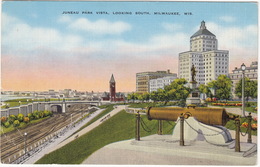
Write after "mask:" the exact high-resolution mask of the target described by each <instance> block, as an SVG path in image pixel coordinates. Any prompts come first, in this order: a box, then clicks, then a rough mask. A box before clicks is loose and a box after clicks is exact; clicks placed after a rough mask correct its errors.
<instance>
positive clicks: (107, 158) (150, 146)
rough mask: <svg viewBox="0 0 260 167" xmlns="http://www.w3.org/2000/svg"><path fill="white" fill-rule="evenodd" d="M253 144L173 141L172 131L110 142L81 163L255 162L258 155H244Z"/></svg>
mask: <svg viewBox="0 0 260 167" xmlns="http://www.w3.org/2000/svg"><path fill="white" fill-rule="evenodd" d="M254 146H255V144H249V143H242V144H241V152H235V151H234V149H229V148H228V147H223V146H215V145H211V144H209V143H207V142H205V141H194V142H185V146H180V145H179V141H173V139H172V136H171V135H151V136H146V137H142V138H141V140H140V141H136V140H134V139H131V140H126V141H120V142H116V143H112V144H109V145H107V146H105V147H103V148H102V149H100V150H98V151H96V152H95V153H93V154H92V155H91V156H90V157H88V158H87V159H86V160H85V161H83V164H95V165H96V164H100V165H104V164H106V165H111V164H113V165H256V161H257V155H256V154H252V155H251V156H248V157H243V154H244V151H246V150H250V149H251V148H252V147H254Z"/></svg>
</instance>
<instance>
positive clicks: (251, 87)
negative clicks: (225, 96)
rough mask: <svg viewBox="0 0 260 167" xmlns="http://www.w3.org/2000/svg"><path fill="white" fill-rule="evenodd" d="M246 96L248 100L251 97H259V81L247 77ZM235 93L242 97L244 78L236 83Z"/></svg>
mask: <svg viewBox="0 0 260 167" xmlns="http://www.w3.org/2000/svg"><path fill="white" fill-rule="evenodd" d="M244 91H245V94H244V95H245V98H246V100H247V101H248V100H249V98H250V97H251V98H257V81H254V80H250V79H249V78H245V90H244ZM235 94H236V95H237V96H238V97H239V98H241V97H242V79H240V81H239V82H238V83H237V84H236V87H235Z"/></svg>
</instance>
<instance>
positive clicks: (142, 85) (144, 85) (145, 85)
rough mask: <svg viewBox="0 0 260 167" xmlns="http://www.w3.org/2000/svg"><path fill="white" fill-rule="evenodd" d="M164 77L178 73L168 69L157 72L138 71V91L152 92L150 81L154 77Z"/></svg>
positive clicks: (141, 92)
mask: <svg viewBox="0 0 260 167" xmlns="http://www.w3.org/2000/svg"><path fill="white" fill-rule="evenodd" d="M163 77H175V78H177V74H176V73H171V72H170V70H167V71H156V72H140V73H136V93H140V94H143V93H150V81H151V80H152V79H157V78H163Z"/></svg>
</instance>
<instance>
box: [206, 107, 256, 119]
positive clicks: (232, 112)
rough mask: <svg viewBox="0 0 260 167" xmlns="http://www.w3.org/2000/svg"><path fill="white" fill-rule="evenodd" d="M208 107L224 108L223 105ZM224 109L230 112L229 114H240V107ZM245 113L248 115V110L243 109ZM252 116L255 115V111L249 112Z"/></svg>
mask: <svg viewBox="0 0 260 167" xmlns="http://www.w3.org/2000/svg"><path fill="white" fill-rule="evenodd" d="M209 107H212V108H225V107H218V106H209ZM225 110H226V111H227V112H228V113H231V114H237V115H242V114H243V113H242V109H241V108H237V107H234V108H229V107H227V108H225ZM245 115H246V116H248V115H249V112H248V111H245ZM251 115H252V117H253V118H254V117H257V113H253V112H252V113H251Z"/></svg>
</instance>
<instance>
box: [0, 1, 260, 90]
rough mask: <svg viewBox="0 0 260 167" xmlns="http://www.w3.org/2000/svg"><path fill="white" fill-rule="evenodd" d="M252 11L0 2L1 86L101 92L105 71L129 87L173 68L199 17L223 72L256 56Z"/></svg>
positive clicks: (253, 7) (249, 7) (227, 6)
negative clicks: (221, 55)
mask: <svg viewBox="0 0 260 167" xmlns="http://www.w3.org/2000/svg"><path fill="white" fill-rule="evenodd" d="M77 12H78V14H77ZM97 12H98V13H97ZM135 12H143V13H135ZM147 12H149V14H148V13H147ZM163 12H168V13H167V14H163ZM65 13H66V14H65ZM91 13H92V14H91ZM185 13H186V15H185ZM257 13H258V11H257V4H256V3H252V2H250V3H241V2H240V3H239V2H236V3H229V2H214V3H213V2H210V3H209V2H31V1H27V2H15V1H11V2H4V3H2V59H1V66H2V72H1V78H2V85H1V86H2V87H1V88H2V90H4V91H5V90H14V91H23V90H24V91H42V90H49V89H54V90H59V89H67V88H69V89H76V90H82V91H84V90H86V91H92V90H93V91H108V90H109V79H110V77H111V75H112V74H113V75H114V77H115V80H116V82H117V83H116V84H117V90H118V91H120V92H131V91H135V86H136V84H135V82H136V80H135V79H136V78H135V76H136V73H138V72H145V71H161V70H162V71H166V70H168V69H170V71H171V72H173V73H178V54H179V53H180V52H182V51H183V50H189V49H190V48H189V40H190V37H191V35H192V34H194V33H195V32H196V31H197V30H198V28H199V26H200V23H201V21H202V20H204V21H205V22H206V26H207V29H208V30H209V31H210V32H212V33H213V34H215V35H216V36H217V38H218V43H219V48H220V49H223V50H229V54H230V67H229V73H231V72H232V70H233V69H234V68H235V67H240V65H241V64H242V63H245V64H246V65H248V66H249V65H250V64H251V62H253V61H256V60H257V59H258V53H257V49H258V48H257V46H258V44H257V43H258V38H257V33H258V23H257V22H258V18H257V17H258V14H257ZM245 55H246V56H245Z"/></svg>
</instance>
